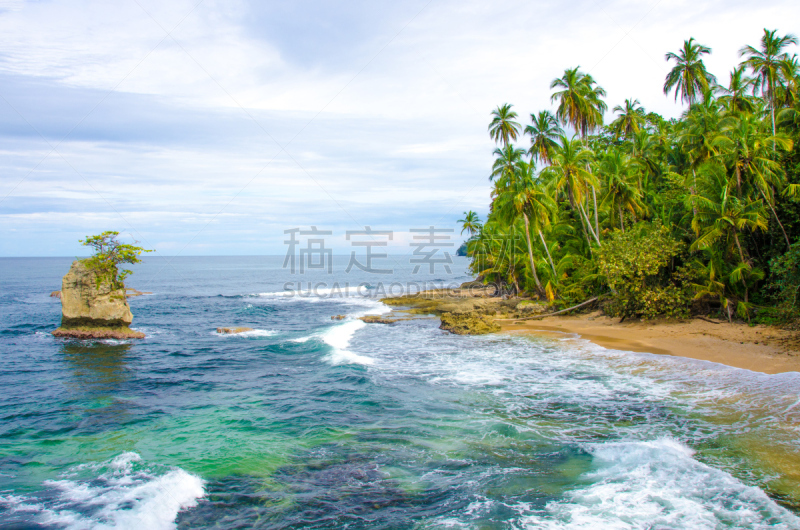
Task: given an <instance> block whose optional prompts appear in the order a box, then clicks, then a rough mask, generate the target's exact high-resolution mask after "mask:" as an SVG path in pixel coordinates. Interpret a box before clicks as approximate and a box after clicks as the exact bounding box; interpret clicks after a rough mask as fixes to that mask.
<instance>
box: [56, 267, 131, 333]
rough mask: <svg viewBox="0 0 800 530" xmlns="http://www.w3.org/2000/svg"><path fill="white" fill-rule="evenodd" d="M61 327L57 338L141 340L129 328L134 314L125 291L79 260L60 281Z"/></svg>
mask: <svg viewBox="0 0 800 530" xmlns="http://www.w3.org/2000/svg"><path fill="white" fill-rule="evenodd" d="M60 298H61V327H59V328H58V329H56V330H55V331H53V335H55V336H56V337H74V338H79V339H132V338H136V339H141V338H144V333H141V332H139V331H134V330H132V329H130V327H129V326H130V325H131V323H132V322H133V314H132V313H131V308H130V306H128V301H127V297H126V293H125V289H124V288H115V287H114V286H113V285H112V282H111V281H110V280H109V279H107V278H105V277H103V276H99V275H98V274H97V271H95V270H94V269H92V268H90V267H87V266H86V264H85V263H83V262H82V261H80V260H76V261H73V262H72V267H70V269H69V272H68V273H67V274H66V275H65V276H64V278H63V279H62V281H61V297H60Z"/></svg>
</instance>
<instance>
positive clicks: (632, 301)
mask: <svg viewBox="0 0 800 530" xmlns="http://www.w3.org/2000/svg"><path fill="white" fill-rule="evenodd" d="M683 250H684V244H683V243H681V242H679V241H676V240H675V239H673V238H672V236H671V235H670V233H669V229H668V228H666V227H663V226H661V225H660V223H656V224H655V225H653V226H650V225H647V224H645V223H642V224H641V225H639V226H637V227H636V230H629V231H628V232H620V231H616V232H613V233H612V234H611V237H610V238H609V239H608V240H607V241H606V243H605V244H604V245H603V247H602V248H601V249H600V250H599V252H598V258H597V259H598V269H599V272H600V274H601V275H603V276H604V277H605V279H606V283H607V285H608V287H609V288H610V289H611V291H612V293H613V295H612V302H611V304H610V305H609V306H608V307H607V309H606V311H607V312H609V313H610V314H611V315H614V316H620V317H644V318H654V317H656V316H658V315H666V316H670V317H686V316H688V312H689V305H690V303H691V299H692V293H691V290H690V289H689V288H688V285H687V284H686V282H685V281H683V280H684V278H683V276H684V275H685V273H684V272H682V271H679V272H676V273H673V272H671V270H670V268H671V267H670V266H671V264H672V263H673V262H674V261H675V259H676V258H677V257H678V256H679V255H680V254H681V252H682V251H683Z"/></svg>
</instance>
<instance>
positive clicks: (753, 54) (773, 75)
mask: <svg viewBox="0 0 800 530" xmlns="http://www.w3.org/2000/svg"><path fill="white" fill-rule="evenodd" d="M776 32H777V30H772V31H769V30H767V29H764V35H763V36H762V37H761V48H760V49H758V50H757V49H755V48H754V47H752V46H745V47H744V48H742V49H741V50H739V55H740V56H742V57H746V59H745V61H744V63H743V64H745V65H746V66H748V67H750V70H752V72H753V74H754V75H755V76H756V78H755V83H754V84H753V91H754V92H755V91H758V90H759V89H760V90H761V94H762V96H764V99H766V100H767V103H768V104H769V109H770V114H771V115H772V134H773V136H774V135H775V92H776V89H777V86H778V84H779V83H780V81H781V76H780V74H781V72H780V68H781V62H782V61H783V60H785V59H786V58H787V57H788V54H787V53H786V52H785V51H784V49H785V48H786V47H787V46H789V45H790V44H797V37H795V36H794V35H785V36H783V37H779V36H777V35H776Z"/></svg>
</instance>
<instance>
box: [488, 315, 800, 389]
mask: <svg viewBox="0 0 800 530" xmlns="http://www.w3.org/2000/svg"><path fill="white" fill-rule="evenodd" d="M496 322H497V323H498V324H500V325H501V327H502V330H503V332H505V333H515V334H516V333H534V334H540V335H548V336H553V335H556V334H565V333H566V334H578V335H580V337H581V338H584V339H587V340H590V341H592V342H593V343H595V344H598V345H600V346H603V347H605V348H613V349H615V350H629V351H638V352H650V353H655V354H663V355H677V356H682V357H690V358H692V359H700V360H704V361H712V362H716V363H721V364H725V365H728V366H733V367H736V368H744V369H747V370H752V371H755V372H763V373H766V374H777V373H783V372H800V338H798V336H797V333H792V332H789V331H784V330H780V329H777V328H774V327H768V326H752V327H751V326H748V325H746V324H736V323H734V324H729V323H727V322H720V323H712V322H708V321H705V320H700V319H692V320H689V321H669V320H660V321H651V322H640V321H626V322H622V323H620V322H619V319H618V318H609V317H606V316H603V315H602V314H601V313H600V312H595V313H589V314H583V315H576V316H556V317H546V318H543V319H541V320H526V321H515V320H497V321H496Z"/></svg>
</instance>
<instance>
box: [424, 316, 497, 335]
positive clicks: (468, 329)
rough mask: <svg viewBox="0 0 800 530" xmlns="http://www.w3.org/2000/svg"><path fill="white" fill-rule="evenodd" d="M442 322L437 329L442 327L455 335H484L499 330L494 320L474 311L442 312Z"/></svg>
mask: <svg viewBox="0 0 800 530" xmlns="http://www.w3.org/2000/svg"><path fill="white" fill-rule="evenodd" d="M440 318H441V320H442V323H441V325H440V326H439V329H444V330H446V331H449V332H450V333H455V334H456V335H486V334H487V333H496V332H498V331H500V326H498V325H497V324H495V323H494V321H493V320H492V319H491V318H489V317H487V316H486V315H482V314H480V313H477V312H475V311H467V312H462V313H442V315H441V317H440Z"/></svg>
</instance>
